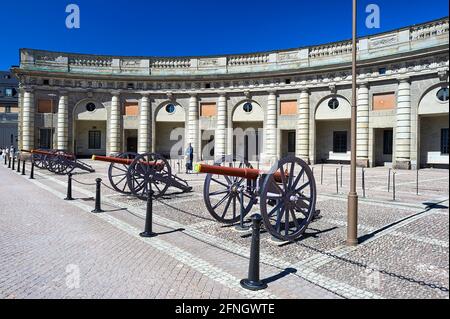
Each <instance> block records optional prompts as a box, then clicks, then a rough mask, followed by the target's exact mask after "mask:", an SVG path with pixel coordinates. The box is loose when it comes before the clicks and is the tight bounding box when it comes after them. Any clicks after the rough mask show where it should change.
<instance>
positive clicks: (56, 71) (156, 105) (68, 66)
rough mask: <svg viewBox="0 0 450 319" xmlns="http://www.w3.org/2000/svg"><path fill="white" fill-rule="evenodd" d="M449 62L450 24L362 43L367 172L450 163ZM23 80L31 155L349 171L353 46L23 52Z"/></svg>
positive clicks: (361, 123)
mask: <svg viewBox="0 0 450 319" xmlns="http://www.w3.org/2000/svg"><path fill="white" fill-rule="evenodd" d="M448 54H449V20H448V18H444V19H440V20H437V21H432V22H429V23H425V24H422V25H415V26H411V27H407V28H403V29H400V30H395V31H391V32H387V33H383V34H378V35H374V36H369V37H364V38H360V39H359V40H358V61H359V62H358V65H359V66H358V73H359V75H358V99H357V100H358V105H357V106H358V118H357V127H358V131H357V135H358V137H357V139H358V141H357V145H358V147H357V157H358V162H359V164H360V165H364V166H379V165H391V164H392V165H393V166H394V167H397V168H416V167H423V166H429V165H448V164H449V158H448V127H449V115H448V114H449V101H448V97H449V94H448V82H449V55H448ZM13 72H14V73H15V74H16V76H17V77H18V79H19V81H20V101H19V105H20V114H19V118H20V127H19V146H20V148H24V149H33V148H38V147H43V148H45V147H47V148H57V149H66V150H72V151H74V152H75V153H77V154H78V155H85V156H89V155H91V154H102V153H108V154H109V153H117V152H122V151H136V152H147V151H153V152H159V153H163V154H165V155H167V156H168V157H169V156H170V157H172V158H173V157H177V156H181V155H182V154H183V153H184V152H183V149H184V148H185V147H186V146H187V144H189V143H191V144H192V146H193V147H194V150H195V160H208V159H211V156H212V155H215V156H219V155H232V154H236V153H237V152H243V154H244V155H245V156H247V157H249V159H250V160H251V161H256V160H258V161H262V162H266V161H272V160H274V159H276V158H280V157H283V156H285V155H288V154H295V155H297V156H298V157H301V158H303V159H305V160H307V161H309V162H311V163H322V162H346V161H349V160H350V113H351V112H350V109H351V106H350V101H351V41H343V42H338V43H330V44H325V45H320V46H314V47H305V48H299V49H291V50H282V51H273V52H262V53H255V54H241V55H227V56H209V57H176V58H170V57H168V58H155V57H116V56H97V55H83V54H72V53H61V52H48V51H39V50H31V49H22V50H20V66H19V67H16V68H13ZM242 137H243V138H242ZM174 150H176V151H174ZM242 150H243V151H242Z"/></svg>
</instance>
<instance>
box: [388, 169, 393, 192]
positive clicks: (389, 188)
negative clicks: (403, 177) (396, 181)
mask: <svg viewBox="0 0 450 319" xmlns="http://www.w3.org/2000/svg"><path fill="white" fill-rule="evenodd" d="M391 172H392V168H390V169H389V176H388V193H390V192H391Z"/></svg>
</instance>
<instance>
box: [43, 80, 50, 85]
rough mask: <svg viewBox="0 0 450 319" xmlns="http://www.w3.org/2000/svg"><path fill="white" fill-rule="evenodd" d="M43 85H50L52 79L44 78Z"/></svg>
mask: <svg viewBox="0 0 450 319" xmlns="http://www.w3.org/2000/svg"><path fill="white" fill-rule="evenodd" d="M42 84H43V85H50V80H47V79H44V80H42Z"/></svg>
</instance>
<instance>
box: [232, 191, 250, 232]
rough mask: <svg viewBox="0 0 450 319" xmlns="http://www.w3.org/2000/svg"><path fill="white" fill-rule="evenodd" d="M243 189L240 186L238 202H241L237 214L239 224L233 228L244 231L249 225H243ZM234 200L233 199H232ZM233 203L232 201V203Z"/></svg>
mask: <svg viewBox="0 0 450 319" xmlns="http://www.w3.org/2000/svg"><path fill="white" fill-rule="evenodd" d="M244 190H245V188H244V187H242V188H241V190H240V192H239V197H240V202H241V205H240V207H241V210H240V216H239V225H237V226H236V227H235V228H234V229H236V230H237V231H241V232H246V231H248V230H249V229H250V227H248V226H245V225H244V210H245V208H244ZM234 200H235V199H234ZM233 204H234V203H233Z"/></svg>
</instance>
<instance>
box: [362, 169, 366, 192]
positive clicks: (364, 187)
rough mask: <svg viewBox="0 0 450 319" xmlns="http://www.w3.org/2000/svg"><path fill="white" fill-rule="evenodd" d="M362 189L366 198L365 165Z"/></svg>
mask: <svg viewBox="0 0 450 319" xmlns="http://www.w3.org/2000/svg"><path fill="white" fill-rule="evenodd" d="M362 191H363V198H366V170H365V169H364V167H363V168H362Z"/></svg>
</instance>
